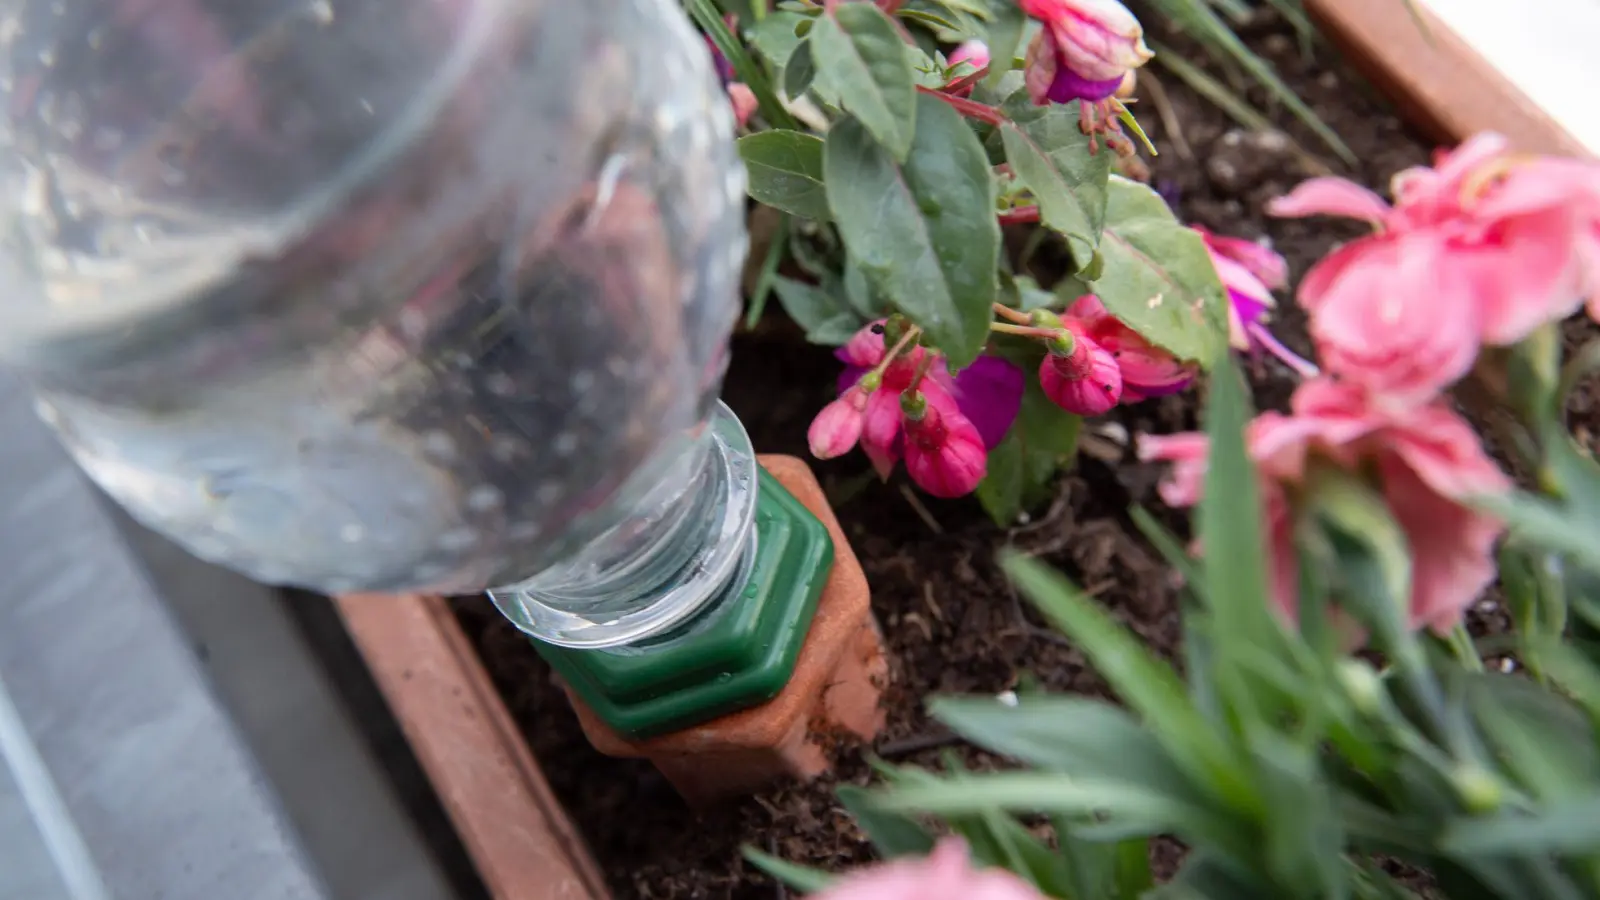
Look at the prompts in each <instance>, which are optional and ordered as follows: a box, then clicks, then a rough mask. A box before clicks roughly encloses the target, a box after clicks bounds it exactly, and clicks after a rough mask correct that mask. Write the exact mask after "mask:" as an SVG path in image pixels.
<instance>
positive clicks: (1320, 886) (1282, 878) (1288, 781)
mask: <svg viewBox="0 0 1600 900" xmlns="http://www.w3.org/2000/svg"><path fill="white" fill-rule="evenodd" d="M1250 743H1251V750H1252V753H1253V756H1254V758H1255V762H1256V765H1255V777H1256V783H1257V784H1259V785H1261V786H1262V791H1263V793H1264V795H1265V800H1266V803H1267V808H1268V809H1271V810H1272V818H1271V823H1272V824H1271V826H1270V827H1268V828H1266V829H1263V832H1264V835H1263V842H1264V846H1263V847H1262V848H1261V849H1262V855H1263V856H1264V857H1265V861H1266V865H1267V869H1268V871H1269V872H1271V874H1272V880H1273V881H1274V882H1275V883H1277V884H1295V885H1304V886H1305V887H1306V888H1308V889H1309V893H1310V894H1311V895H1312V896H1316V897H1346V896H1348V895H1349V883H1348V881H1347V878H1346V875H1347V873H1346V871H1345V868H1344V861H1343V859H1342V854H1343V852H1344V845H1345V841H1344V838H1345V835H1344V830H1343V829H1342V828H1341V827H1340V822H1339V818H1338V816H1337V815H1336V814H1335V811H1334V803H1333V798H1332V797H1331V796H1330V793H1329V790H1328V786H1327V783H1326V781H1325V780H1324V776H1323V773H1322V770H1321V769H1320V768H1319V767H1318V765H1317V757H1316V751H1315V750H1313V749H1312V748H1309V747H1305V746H1295V745H1294V744H1292V743H1290V742H1289V741H1288V740H1287V739H1285V738H1284V737H1282V736H1281V735H1279V734H1276V733H1274V732H1272V731H1269V730H1266V729H1261V730H1258V731H1256V732H1254V733H1253V734H1252V735H1251V736H1250ZM1317 749H1320V748H1317Z"/></svg>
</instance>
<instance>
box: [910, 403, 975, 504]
mask: <svg viewBox="0 0 1600 900" xmlns="http://www.w3.org/2000/svg"><path fill="white" fill-rule="evenodd" d="M941 405H942V404H936V403H927V402H926V401H922V403H921V407H922V408H921V410H920V415H917V416H913V415H912V414H911V413H910V412H908V413H907V415H906V418H905V429H906V435H905V438H906V440H905V450H906V471H907V472H910V473H911V480H912V481H915V482H916V483H917V486H918V487H920V488H922V489H923V490H925V491H927V492H928V493H930V494H932V495H933V496H935V497H945V498H950V497H963V496H966V495H967V494H970V493H972V492H973V490H975V489H976V488H977V487H978V482H980V481H982V480H983V476H984V475H985V474H987V472H988V469H989V457H988V452H987V451H985V450H984V447H983V436H982V435H980V434H978V429H977V428H976V427H975V426H974V425H973V424H972V423H971V422H970V421H968V420H967V417H966V416H963V415H961V413H960V412H959V411H957V410H954V409H950V408H948V407H947V408H946V409H945V410H944V411H941V410H940V409H939V407H940V406H941ZM914 408H915V406H914V405H912V409H914Z"/></svg>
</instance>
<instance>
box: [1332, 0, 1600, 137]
mask: <svg viewBox="0 0 1600 900" xmlns="http://www.w3.org/2000/svg"><path fill="white" fill-rule="evenodd" d="M1306 9H1307V11H1309V12H1310V13H1311V16H1312V18H1313V19H1315V20H1316V22H1317V24H1318V25H1319V26H1321V28H1322V31H1323V33H1324V34H1325V35H1327V37H1328V39H1329V40H1330V41H1332V42H1333V44H1334V45H1335V46H1336V47H1338V49H1339V50H1340V51H1341V52H1342V53H1343V54H1344V55H1345V57H1346V58H1347V59H1349V61H1350V63H1351V64H1352V65H1353V66H1355V68H1356V69H1357V70H1358V71H1360V72H1361V73H1362V74H1363V75H1365V76H1366V77H1367V78H1368V79H1369V80H1371V81H1372V83H1373V84H1374V85H1375V86H1376V87H1377V88H1378V89H1379V90H1381V91H1383V92H1384V93H1385V94H1387V95H1388V96H1389V97H1390V98H1391V99H1392V100H1393V101H1394V102H1395V104H1396V106H1398V107H1399V109H1400V112H1401V114H1402V115H1404V116H1405V117H1406V118H1408V119H1409V120H1410V121H1411V122H1412V123H1414V124H1415V125H1417V126H1418V127H1420V128H1423V129H1424V130H1426V131H1427V132H1429V136H1430V137H1431V138H1433V139H1435V140H1438V141H1440V142H1443V143H1457V142H1460V141H1462V140H1465V139H1466V138H1468V137H1471V136H1472V135H1474V134H1477V133H1478V132H1481V131H1495V132H1499V133H1500V134H1503V135H1505V136H1506V137H1507V138H1509V139H1511V141H1512V143H1513V144H1514V145H1515V146H1517V147H1518V148H1519V149H1521V150H1525V151H1528V152H1532V153H1545V154H1556V155H1561V156H1589V155H1590V153H1589V151H1588V149H1587V148H1585V147H1584V145H1583V144H1582V143H1581V142H1579V141H1578V139H1577V138H1575V137H1573V136H1572V134H1571V133H1569V132H1568V131H1567V130H1566V129H1565V128H1562V127H1561V126H1560V125H1559V124H1557V123H1556V121H1555V120H1554V119H1552V118H1551V117H1550V116H1549V115H1548V114H1547V113H1545V112H1544V110H1542V109H1541V108H1539V107H1538V106H1537V105H1536V104H1535V103H1534V102H1533V101H1532V100H1530V99H1529V98H1528V96H1527V95H1526V94H1524V93H1523V92H1522V91H1521V90H1520V89H1518V88H1517V87H1516V86H1515V85H1513V84H1512V83H1511V82H1510V81H1508V80H1507V79H1506V77H1505V76H1504V75H1503V74H1501V72H1500V70H1498V69H1496V68H1495V67H1494V65H1493V64H1491V63H1490V62H1489V61H1488V60H1487V59H1485V58H1484V57H1483V55H1482V54H1480V53H1478V51H1476V50H1474V49H1472V47H1471V46H1470V45H1468V44H1467V42H1466V41H1464V40H1463V39H1462V38H1461V36H1460V35H1458V34H1456V33H1455V32H1454V31H1453V30H1451V29H1450V27H1449V26H1448V25H1446V24H1444V23H1443V22H1441V21H1439V19H1438V17H1437V16H1435V15H1434V14H1433V13H1432V12H1430V11H1429V10H1427V9H1424V8H1422V7H1421V5H1420V4H1417V3H1408V2H1407V0H1306ZM1413 10H1414V12H1413ZM1419 18H1420V19H1421V20H1422V21H1421V23H1420V24H1419V22H1418V19H1419Z"/></svg>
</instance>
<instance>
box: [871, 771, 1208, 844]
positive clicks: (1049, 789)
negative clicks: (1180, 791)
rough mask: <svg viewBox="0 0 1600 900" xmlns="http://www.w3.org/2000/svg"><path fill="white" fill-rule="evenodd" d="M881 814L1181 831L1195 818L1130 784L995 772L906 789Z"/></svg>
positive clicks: (878, 802) (885, 800)
mask: <svg viewBox="0 0 1600 900" xmlns="http://www.w3.org/2000/svg"><path fill="white" fill-rule="evenodd" d="M873 804H874V805H875V806H877V807H878V808H879V809H884V810H889V811H892V812H908V813H909V812H923V813H930V814H933V815H944V816H961V815H976V814H980V813H983V812H986V811H990V810H1005V811H1009V812H1019V813H1030V812H1031V813H1066V814H1071V815H1089V814H1093V813H1101V814H1104V815H1105V816H1106V817H1107V818H1109V819H1112V820H1117V819H1119V818H1125V819H1130V820H1133V821H1137V822H1139V823H1142V824H1143V825H1144V826H1145V827H1146V828H1148V829H1152V830H1156V831H1159V830H1161V829H1167V830H1176V829H1177V828H1178V823H1183V822H1185V821H1186V820H1187V819H1188V816H1189V815H1190V813H1191V810H1189V809H1188V808H1187V807H1185V806H1184V805H1182V804H1180V803H1177V802H1175V801H1173V800H1172V799H1171V798H1169V797H1166V796H1164V795H1162V794H1160V793H1159V792H1156V791H1152V790H1146V789H1142V788H1138V787H1133V786H1130V785H1126V784H1108V783H1104V782H1096V781H1087V780H1083V781H1080V780H1078V779H1074V778H1067V777H1064V776H1062V775H1058V774H1041V773H1037V772H996V773H986V774H983V775H978V776H973V777H969V778H964V779H961V780H960V781H938V782H935V783H928V784H914V785H903V786H898V787H894V788H891V789H889V790H888V791H887V792H885V793H882V794H879V795H877V796H875V797H874V798H873Z"/></svg>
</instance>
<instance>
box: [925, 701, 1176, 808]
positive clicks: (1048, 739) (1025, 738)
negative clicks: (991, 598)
mask: <svg viewBox="0 0 1600 900" xmlns="http://www.w3.org/2000/svg"><path fill="white" fill-rule="evenodd" d="M928 709H929V712H930V714H932V715H933V717H934V718H936V719H938V720H939V721H941V722H943V723H945V724H946V725H948V726H950V727H951V728H952V729H954V730H955V732H956V733H957V734H960V735H961V736H962V737H964V738H966V739H967V740H969V741H971V742H972V743H974V744H977V745H978V746H980V747H983V748H985V749H987V750H990V751H992V752H994V753H998V754H1000V755H1002V756H1009V757H1012V758H1014V759H1017V760H1020V761H1021V762H1024V763H1027V764H1028V765H1029V766H1032V767H1036V768H1040V769H1045V770H1048V771H1052V772H1061V773H1064V774H1068V775H1071V776H1073V777H1074V778H1081V779H1089V780H1095V781H1104V782H1125V783H1129V784H1136V785H1138V786H1140V787H1143V788H1146V789H1150V790H1156V791H1160V792H1163V793H1165V794H1167V795H1168V796H1170V797H1171V798H1173V799H1175V800H1181V801H1182V802H1184V803H1188V804H1191V805H1194V806H1195V807H1196V809H1197V813H1196V814H1197V815H1200V813H1199V812H1198V810H1199V809H1200V808H1201V806H1202V804H1203V802H1204V801H1203V799H1202V798H1201V797H1200V796H1199V795H1198V794H1197V793H1196V792H1195V790H1194V787H1193V785H1192V784H1191V783H1190V782H1189V780H1188V779H1187V777H1186V776H1185V775H1184V772H1183V769H1182V768H1181V767H1179V766H1178V764H1177V763H1175V762H1174V761H1173V759H1172V756H1171V754H1169V753H1168V752H1167V750H1166V749H1165V748H1164V747H1162V746H1161V744H1160V743H1159V742H1158V741H1156V739H1155V737H1154V735H1153V734H1152V733H1151V732H1150V731H1148V730H1146V729H1144V728H1143V727H1141V726H1140V725H1139V723H1138V722H1136V721H1135V720H1134V719H1133V717H1132V716H1130V715H1128V713H1127V712H1125V711H1123V710H1122V709H1120V708H1118V707H1116V706H1113V705H1111V704H1109V703H1106V702H1104V701H1100V700H1090V699H1088V698H1085V697H1066V696H1052V695H1034V696H1028V697H1019V698H1018V702H1017V705H1015V706H1008V705H1006V704H1003V703H1001V702H999V701H998V700H993V699H989V698H983V699H977V698H956V697H939V698H935V699H934V700H932V701H931V702H930V703H929V705H928Z"/></svg>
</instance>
